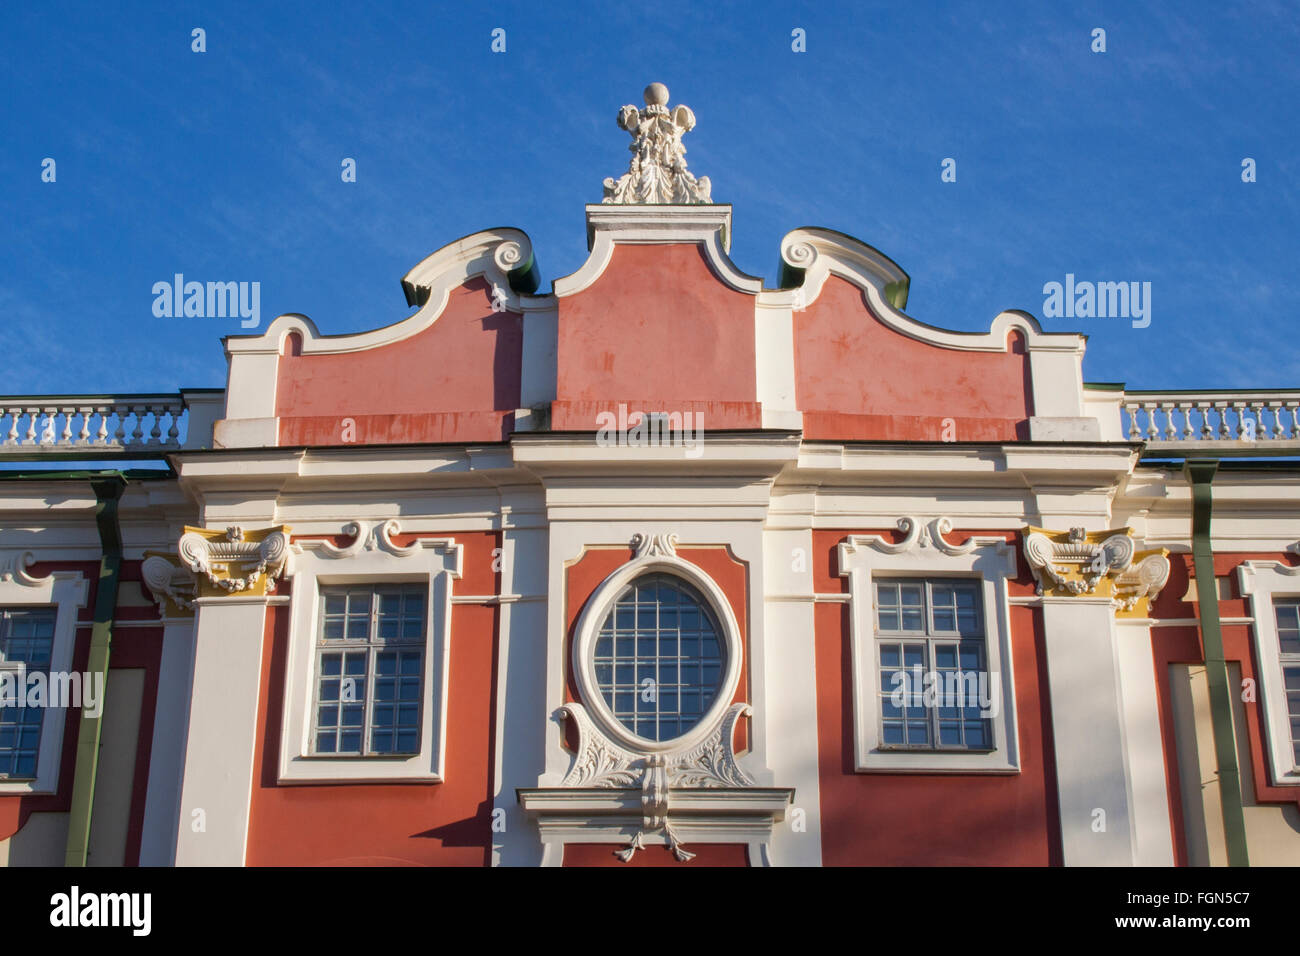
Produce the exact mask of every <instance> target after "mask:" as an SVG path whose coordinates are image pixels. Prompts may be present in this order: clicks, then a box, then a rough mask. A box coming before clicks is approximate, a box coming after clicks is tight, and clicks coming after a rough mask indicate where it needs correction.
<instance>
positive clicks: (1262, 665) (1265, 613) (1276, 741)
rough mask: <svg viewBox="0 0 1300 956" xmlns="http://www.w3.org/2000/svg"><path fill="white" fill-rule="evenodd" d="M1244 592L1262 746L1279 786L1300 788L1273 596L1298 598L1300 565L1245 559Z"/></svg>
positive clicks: (1242, 570) (1241, 573)
mask: <svg viewBox="0 0 1300 956" xmlns="http://www.w3.org/2000/svg"><path fill="white" fill-rule="evenodd" d="M1237 575H1238V581H1239V582H1240V584H1241V593H1242V595H1243V596H1245V597H1247V598H1249V599H1250V614H1251V616H1252V617H1253V618H1254V619H1255V624H1254V626H1253V627H1251V629H1250V632H1251V636H1252V639H1253V641H1254V644H1255V660H1256V661H1257V662H1258V664H1259V673H1258V674H1256V675H1255V676H1256V682H1257V690H1258V696H1259V701H1260V707H1261V708H1262V711H1263V718H1264V719H1263V720H1262V721H1261V723H1262V724H1263V725H1264V749H1265V751H1266V754H1267V761H1266V762H1267V763H1268V766H1269V770H1270V772H1271V773H1272V776H1273V781H1272V782H1273V786H1275V787H1295V786H1300V767H1297V766H1296V761H1295V751H1294V750H1293V749H1292V746H1291V719H1290V717H1289V716H1288V715H1287V707H1286V685H1285V681H1284V679H1283V676H1282V654H1281V647H1280V646H1279V644H1278V637H1277V617H1276V612H1275V611H1274V609H1273V597H1274V595H1276V596H1277V597H1287V598H1291V597H1300V566H1297V567H1290V566H1288V565H1285V564H1282V563H1281V562H1280V561H1243V562H1242V564H1241V566H1240V567H1239V568H1238V569H1237Z"/></svg>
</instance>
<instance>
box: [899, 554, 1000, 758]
mask: <svg viewBox="0 0 1300 956" xmlns="http://www.w3.org/2000/svg"><path fill="white" fill-rule="evenodd" d="M874 583H875V592H876V593H875V601H876V653H877V655H878V657H877V660H878V662H879V665H880V667H879V672H880V690H879V693H880V717H881V736H880V742H881V748H882V749H888V750H963V751H990V750H993V749H994V740H993V726H992V720H991V718H990V717H985V716H981V713H982V711H983V710H984V708H985V707H986V706H987V703H988V701H989V696H990V693H991V687H990V680H989V674H988V666H987V663H986V650H985V645H984V637H985V635H984V611H983V608H982V607H981V605H980V585H979V582H978V581H973V580H971V581H966V580H962V579H958V578H932V579H928V580H916V579H898V578H877V579H876V581H875V582H874ZM981 698H983V702H981Z"/></svg>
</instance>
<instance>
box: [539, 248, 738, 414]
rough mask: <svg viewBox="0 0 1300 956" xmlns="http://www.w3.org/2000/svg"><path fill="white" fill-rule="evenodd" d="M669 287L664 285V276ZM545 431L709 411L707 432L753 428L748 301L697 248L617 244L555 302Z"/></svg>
mask: <svg viewBox="0 0 1300 956" xmlns="http://www.w3.org/2000/svg"><path fill="white" fill-rule="evenodd" d="M669 279H670V280H671V281H666V280H669ZM559 317H560V324H559V338H558V348H557V361H558V367H557V372H556V374H557V380H556V381H557V385H556V403H555V406H554V410H553V413H552V422H551V427H552V428H554V429H555V430H557V431H595V430H597V429H598V428H599V427H600V425H599V424H598V423H597V421H596V414H597V413H598V412H599V411H602V410H608V411H614V412H617V409H618V405H619V403H620V402H621V403H625V404H626V405H627V406H628V409H629V410H630V411H644V412H656V411H666V412H673V411H678V412H684V411H688V410H692V409H695V408H704V409H707V410H708V411H707V413H706V414H707V415H708V419H707V421H706V422H705V427H706V428H735V429H740V428H760V427H762V415H761V413H760V410H759V407H758V405H757V397H758V392H757V386H756V384H755V361H754V297H753V296H752V295H748V294H746V293H743V292H737V291H736V290H734V289H731V288H729V287H728V286H726V285H725V284H724V283H723V282H722V280H721V279H719V278H718V277H717V276H716V275H714V273H713V271H712V269H711V267H710V266H709V264H708V260H707V259H706V258H705V255H704V252H703V250H702V248H701V247H700V246H699V245H697V244H694V243H671V244H664V245H617V246H615V247H614V252H613V256H612V257H611V259H610V262H609V265H608V266H607V267H606V268H605V271H604V273H603V274H602V275H601V276H600V278H599V279H597V280H596V282H595V283H594V284H593V285H592V286H590V287H589V288H587V289H584V290H583V291H581V292H579V293H576V294H575V295H571V296H566V297H563V298H561V299H560V300H559Z"/></svg>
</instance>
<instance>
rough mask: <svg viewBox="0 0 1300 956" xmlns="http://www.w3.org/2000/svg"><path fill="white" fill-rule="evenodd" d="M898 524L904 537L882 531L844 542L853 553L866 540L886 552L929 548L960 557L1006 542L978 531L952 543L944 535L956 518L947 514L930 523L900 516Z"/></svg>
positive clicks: (873, 546)
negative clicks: (889, 537) (979, 534)
mask: <svg viewBox="0 0 1300 956" xmlns="http://www.w3.org/2000/svg"><path fill="white" fill-rule="evenodd" d="M897 527H898V530H899V531H901V532H903V540H902V541H898V542H889V541H886V540H885V539H884V538H882V537H881V536H880V535H878V534H873V535H865V536H862V537H859V536H856V535H855V536H854V537H852V538H850V539H849V540H848V541H846V542H845V543H844V547H846V548H847V549H848V551H849V552H850V553H851V552H853V551H855V550H857V548H858V547H859V546H860V545H861V544H863V543H865V544H867V545H869V546H870V547H871V548H873V549H875V550H876V551H880V552H881V553H883V554H903V553H904V552H907V551H925V550H926V549H927V548H929V549H933V550H935V551H938V552H941V553H943V554H946V555H947V556H948V557H950V558H956V557H960V556H962V555H964V554H970V553H971V552H972V551H974V550H975V549H976V548H982V547H985V546H987V545H999V544H1006V541H1005V539H1003V538H1000V537H994V536H988V537H977V536H974V535H972V536H971V537H969V538H967V539H966V540H965V541H963V542H962V543H961V544H949V543H948V541H946V540H945V539H944V535H946V534H949V533H950V532H951V531H952V520H951V519H949V518H943V517H940V518H932V519H931V520H930V522H929V523H928V524H927V523H925V522H923V521H921V519H919V518H911V517H902V518H899V519H898V523H897Z"/></svg>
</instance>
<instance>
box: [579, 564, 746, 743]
mask: <svg viewBox="0 0 1300 956" xmlns="http://www.w3.org/2000/svg"><path fill="white" fill-rule="evenodd" d="M593 663H594V664H595V671H596V685H597V687H598V688H599V690H600V694H601V696H602V697H604V699H605V704H606V705H607V706H608V707H609V709H610V710H611V711H612V712H613V714H614V717H615V718H616V719H617V720H618V721H619V723H621V724H622V725H623V726H624V727H626V728H627V729H628V730H630V731H631V732H632V733H634V734H636V735H637V736H638V737H640V738H642V739H643V740H653V741H656V742H658V741H664V740H672V739H673V738H675V737H680V736H681V735H682V734H685V733H687V732H688V731H689V730H690V729H691V728H692V727H694V726H695V725H696V724H698V723H699V722H700V720H701V719H702V718H703V717H704V715H705V714H706V713H708V711H709V708H710V707H711V706H713V702H714V699H715V698H716V697H717V694H718V689H719V687H720V685H721V682H722V677H723V673H724V671H725V669H726V668H725V664H726V646H725V644H724V643H723V640H722V637H721V632H720V630H719V627H718V622H717V618H716V617H715V615H714V613H713V611H712V609H711V608H710V607H709V604H708V602H707V601H705V599H704V598H703V597H702V596H701V595H700V592H699V591H697V590H696V589H695V588H693V587H692V586H691V585H689V584H687V583H686V582H685V581H683V580H682V579H681V578H678V577H676V576H674V575H670V574H659V573H656V574H649V575H645V576H643V577H639V578H637V579H636V580H634V581H632V582H631V583H629V584H628V585H627V586H626V587H624V588H623V590H622V592H621V593H620V594H619V596H618V598H617V599H616V600H615V602H614V607H613V609H612V610H611V611H610V612H609V615H608V616H607V617H606V618H605V620H604V622H603V623H602V624H601V628H600V633H599V635H598V636H597V638H596V644H595V660H594V661H593Z"/></svg>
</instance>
